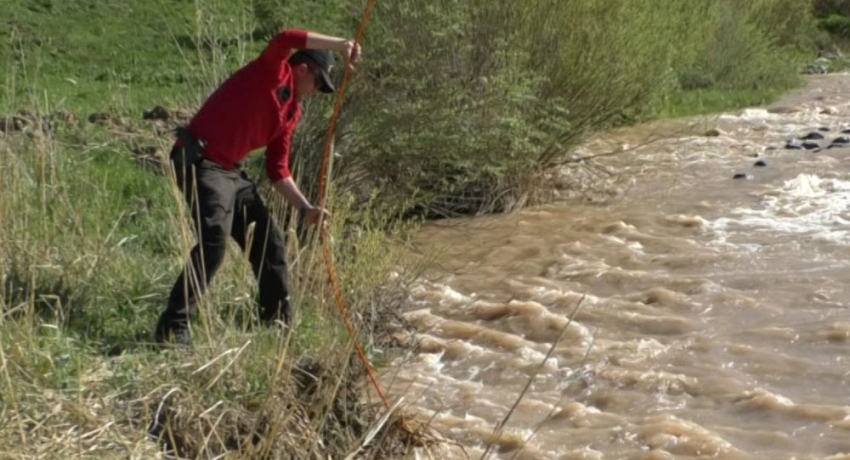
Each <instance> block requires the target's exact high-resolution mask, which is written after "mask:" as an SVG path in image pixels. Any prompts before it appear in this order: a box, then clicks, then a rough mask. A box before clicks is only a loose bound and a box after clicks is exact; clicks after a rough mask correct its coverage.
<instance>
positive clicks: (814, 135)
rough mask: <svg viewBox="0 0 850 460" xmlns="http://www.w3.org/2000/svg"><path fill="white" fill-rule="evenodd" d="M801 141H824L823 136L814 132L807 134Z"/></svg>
mask: <svg viewBox="0 0 850 460" xmlns="http://www.w3.org/2000/svg"><path fill="white" fill-rule="evenodd" d="M800 139H802V140H804V141H813V140H821V139H823V134H821V133H819V132H817V131H812V132H810V133H808V134H806V135H805V136H803V137H801V138H800Z"/></svg>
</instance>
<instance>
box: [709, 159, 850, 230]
mask: <svg viewBox="0 0 850 460" xmlns="http://www.w3.org/2000/svg"><path fill="white" fill-rule="evenodd" d="M776 192H777V193H772V194H768V195H765V196H763V197H762V199H761V203H760V206H759V207H758V208H756V207H751V208H737V209H734V210H733V211H732V212H731V213H732V215H734V216H736V217H725V218H720V219H717V220H715V221H714V222H713V224H712V228H713V229H714V230H715V231H717V232H719V233H728V232H730V231H734V230H735V229H736V227H740V228H743V229H747V230H756V231H767V232H776V233H785V234H797V235H807V236H809V237H811V238H813V239H820V240H826V241H832V242H838V243H850V233H849V232H848V230H847V229H848V228H850V225H848V224H850V212H848V209H850V181H845V180H839V179H823V178H821V177H818V176H816V175H813V174H800V175H798V176H797V177H795V178H794V179H791V180H789V181H786V182H785V183H784V184H783V186H782V187H780V188H779V189H778V190H777V191H776Z"/></svg>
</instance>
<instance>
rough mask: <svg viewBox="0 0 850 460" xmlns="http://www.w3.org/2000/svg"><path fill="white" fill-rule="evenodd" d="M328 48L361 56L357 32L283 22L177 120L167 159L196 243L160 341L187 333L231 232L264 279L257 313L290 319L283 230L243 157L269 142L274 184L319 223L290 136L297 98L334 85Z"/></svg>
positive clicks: (185, 337) (348, 59)
mask: <svg viewBox="0 0 850 460" xmlns="http://www.w3.org/2000/svg"><path fill="white" fill-rule="evenodd" d="M293 51H295V52H294V53H293ZM330 51H337V52H339V53H340V54H341V55H342V56H343V58H344V62H345V65H346V66H350V67H351V68H352V69H353V66H354V64H355V63H356V62H357V61H358V59H359V57H360V46H359V45H358V44H357V43H355V42H353V41H351V40H345V39H341V38H336V37H330V36H326V35H321V34H317V33H314V32H307V31H304V30H297V29H290V30H285V31H283V32H281V33H280V34H278V35H277V36H275V37H274V38H273V39H272V40H271V41H270V42H269V44H268V46H267V47H266V48H265V50H263V52H262V53H261V54H260V56H258V57H257V58H256V59H255V60H253V61H252V62H250V63H249V64H247V65H246V66H244V67H242V68H241V69H239V70H238V71H237V72H236V73H235V74H233V75H232V76H231V77H230V78H229V79H228V80H227V81H225V82H224V83H223V84H222V85H221V86H220V87H219V88H218V89H217V90H216V91H215V92H213V94H212V95H211V96H210V97H209V99H208V100H207V101H206V102H205V103H204V105H203V106H202V107H201V108H200V110H199V111H198V113H197V114H196V115H195V117H194V118H193V119H192V121H191V122H190V123H189V126H188V127H185V128H180V129H178V136H177V137H178V138H177V141H176V142H175V144H174V148H173V149H172V151H171V161H172V166H173V167H174V173H175V177H176V179H177V183H178V186H179V187H180V189H181V190H182V191H183V194H184V198H185V199H186V202H187V204H188V205H189V207H190V209H191V210H192V219H193V222H194V224H195V225H194V226H195V234H196V236H197V237H198V243H197V245H196V246H195V247H194V248H193V249H192V251H191V253H190V255H189V261H188V262H187V264H186V267H185V269H184V270H183V273H182V274H181V275H180V277H179V278H178V279H177V282H176V283H175V284H174V287H173V288H172V290H171V294H170V295H169V298H168V304H167V306H166V309H165V311H164V312H163V313H162V315H161V316H160V318H159V322H158V323H157V326H156V331H155V339H156V341H157V342H158V343H174V344H181V345H188V344H189V343H190V340H189V314H190V313H191V311H192V310H193V308H194V306H195V304H196V303H197V301H198V298H199V297H200V296H201V295H203V293H204V291H205V290H206V288H207V286H208V285H209V282H210V280H211V278H212V276H213V275H214V274H215V272H216V271H217V270H218V268H219V267H220V266H221V263H222V261H223V260H224V255H225V248H226V244H227V240H228V238H229V237H232V238H233V239H234V240H235V241H236V243H237V244H239V246H240V247H241V248H242V250H243V251H247V252H248V258H249V260H250V262H251V267H252V268H253V271H254V274H255V275H256V277H257V280H258V284H259V299H258V300H259V304H260V310H261V311H260V319H261V321H262V322H263V323H266V324H271V323H273V322H275V321H278V320H280V321H283V322H284V323H286V324H289V321H290V316H291V312H290V305H289V287H288V279H287V273H286V261H285V257H284V238H283V234H282V232H281V231H280V229H279V228H278V227H277V225H276V224H275V222H274V220H273V219H272V217H271V216H270V215H269V211H268V208H267V207H266V205H265V203H264V202H263V200H262V199H261V197H260V195H259V194H258V193H257V188H256V186H255V185H254V183H253V182H252V181H251V180H250V179H249V178H248V176H247V175H246V174H245V173H244V172H243V171H242V170H241V168H240V162H241V161H242V160H244V159H245V158H246V157H247V156H248V155H249V154H250V153H251V152H252V151H254V150H256V149H260V148H265V151H266V153H265V154H266V161H265V169H266V174H267V175H268V178H269V179H270V180H271V183H272V185H273V187H274V188H275V189H276V190H277V191H278V192H280V193H281V194H282V195H283V196H284V198H285V199H286V200H287V201H288V202H289V203H290V204H292V206H294V207H295V208H296V209H297V210H299V211H300V212H301V213H302V215H303V216H304V218H305V220H306V221H307V222H308V223H310V224H312V225H316V224H317V223H319V221H320V220H321V219H322V218H323V217H329V216H330V214H329V213H328V212H327V211H326V210H325V209H319V208H317V207H314V206H312V205H311V204H310V202H309V201H308V200H307V199H306V198H305V197H304V195H303V194H302V193H301V191H300V190H299V189H298V186H297V185H296V184H295V182H294V181H293V180H292V175H291V173H290V171H289V149H290V140H291V137H292V132H293V130H294V129H295V126H296V125H297V124H298V120H299V119H300V118H301V101H303V100H304V99H305V98H306V97H308V96H310V95H311V94H313V93H314V92H316V91H321V92H324V93H332V92H333V91H334V90H335V88H334V85H333V82H332V80H331V77H330V72H331V68H332V66H333V58H332V56H331V54H330ZM251 224H254V229H253V232H252V233H251V235H252V236H251V237H250V238H249V237H248V235H247V233H248V228H249V225H251Z"/></svg>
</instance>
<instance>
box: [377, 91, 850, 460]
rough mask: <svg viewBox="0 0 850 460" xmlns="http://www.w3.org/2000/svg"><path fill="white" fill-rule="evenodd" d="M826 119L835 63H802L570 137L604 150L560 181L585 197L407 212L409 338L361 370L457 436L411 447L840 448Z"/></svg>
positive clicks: (503, 452) (817, 454) (843, 237)
mask: <svg viewBox="0 0 850 460" xmlns="http://www.w3.org/2000/svg"><path fill="white" fill-rule="evenodd" d="M847 128H850V76H848V75H829V76H820V77H812V78H810V79H809V80H808V84H807V86H806V87H805V88H803V89H801V90H799V91H796V92H794V93H792V94H789V95H787V96H786V97H784V98H783V99H782V100H781V101H779V102H778V103H776V104H774V105H771V106H768V107H762V108H751V109H746V110H739V111H735V112H729V113H724V114H720V115H714V116H711V117H707V118H701V119H688V120H676V121H667V122H661V123H654V124H649V125H643V126H638V127H633V128H628V129H624V130H620V131H617V132H613V133H606V134H604V135H599V136H596V137H594V138H592V139H589V140H588V141H587V142H586V143H585V144H584V145H582V146H581V148H579V149H578V150H577V151H576V152H575V155H576V156H587V155H599V154H605V153H609V152H617V151H620V152H621V153H618V154H616V155H611V156H603V157H600V158H598V159H596V160H595V165H596V167H595V168H594V169H592V170H588V169H586V168H581V169H578V168H575V167H571V168H570V170H569V171H568V176H570V177H573V178H575V177H577V175H581V174H583V175H584V176H583V177H584V179H583V180H585V181H587V182H588V184H590V185H592V186H593V187H594V189H599V188H602V189H607V190H608V191H610V192H612V193H610V196H608V197H607V199H601V198H598V197H597V198H595V199H591V200H588V197H590V198H594V197H595V196H598V195H599V194H598V193H597V194H596V195H595V196H594V195H588V194H587V192H585V193H583V194H581V198H576V196H578V195H579V194H577V193H566V191H565V193H564V194H563V195H564V198H563V199H561V200H559V201H558V202H555V203H552V204H550V205H546V206H542V207H534V208H526V209H525V210H523V211H521V212H518V213H514V214H510V215H502V216H491V217H483V218H474V219H461V220H447V221H441V222H438V223H434V224H431V225H429V226H427V227H426V228H424V229H423V230H422V231H421V232H420V233H419V234H418V236H417V241H418V244H419V246H420V247H421V248H423V251H428V252H436V253H439V254H440V257H439V264H438V265H437V266H436V268H434V269H433V270H432V271H431V272H430V273H429V276H428V279H427V281H424V282H423V283H421V284H420V285H419V286H418V287H417V288H416V289H415V291H414V293H413V296H412V298H411V299H410V302H409V306H408V310H407V311H406V313H405V314H406V317H407V318H408V319H409V320H410V321H411V322H412V323H413V325H414V326H415V334H414V335H415V339H416V340H418V341H419V342H420V344H421V348H420V350H419V352H418V353H416V354H413V355H410V356H404V357H398V358H397V359H396V361H395V363H394V364H395V366H388V368H389V369H391V370H392V373H391V374H388V375H385V376H383V379H384V382H385V384H386V385H387V386H389V387H390V392H391V393H392V394H393V395H394V396H398V395H404V396H405V400H406V401H407V402H408V403H410V404H412V405H413V406H415V409H411V410H414V411H417V412H419V413H420V414H421V415H422V416H423V417H426V418H427V419H428V420H430V421H431V424H432V426H433V427H434V428H436V429H438V430H439V431H440V432H441V433H442V434H443V436H445V437H446V438H448V439H449V440H452V441H453V442H456V443H457V444H458V445H459V446H463V450H461V449H460V448H446V449H444V450H443V451H442V452H432V456H433V458H465V456H466V455H468V456H469V458H481V456H482V455H483V454H484V453H485V450H486V449H487V445H488V441H494V442H493V443H492V446H491V448H490V451H489V452H488V454H489V456H490V458H500V459H501V458H504V459H510V458H520V459H538V458H539V459H602V458H606V459H607V458H613V459H619V458H623V459H672V458H720V459H823V458H829V459H848V458H850V307H848V306H850V210H848V205H850V145H847V146H846V147H845V146H844V145H843V144H837V145H836V146H835V148H827V147H828V146H830V145H832V143H833V140H835V139H836V138H839V137H841V136H850V134H843V133H841V131H842V130H844V129H847ZM819 129H820V130H819ZM827 129H828V131H827ZM709 130H714V132H713V133H708V131H709ZM812 131H814V132H817V133H819V134H821V135H822V136H823V137H824V139H815V140H814V142H817V143H819V144H820V145H821V147H822V149H821V150H819V151H818V150H806V149H799V150H798V149H787V148H786V142H787V141H788V140H789V139H792V138H799V137H803V136H805V135H806V134H808V133H810V132H812ZM707 134H713V135H707ZM813 137H818V136H816V135H815V136H813ZM844 140H846V141H847V142H850V139H844ZM841 141H842V140H841V139H839V142H841ZM799 142H800V143H802V142H803V141H802V140H800V141H799ZM759 161H761V163H758V165H757V162H759ZM735 174H741V175H744V176H745V178H743V179H733V177H734V175H735ZM573 180H574V181H575V179H573ZM547 356H549V358H548V359H546V358H547ZM524 390H525V391H524ZM521 394H522V398H521V399H520V398H519V397H520V395H521ZM508 415H509V416H508ZM463 451H465V454H464V453H463ZM423 454H424V452H423ZM423 458H424V457H423Z"/></svg>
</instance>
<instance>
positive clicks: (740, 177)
mask: <svg viewBox="0 0 850 460" xmlns="http://www.w3.org/2000/svg"><path fill="white" fill-rule="evenodd" d="M748 178H749V176H747V174H746V173H741V172H739V173H735V175H734V176H732V179H735V180H743V179H748Z"/></svg>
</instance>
